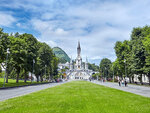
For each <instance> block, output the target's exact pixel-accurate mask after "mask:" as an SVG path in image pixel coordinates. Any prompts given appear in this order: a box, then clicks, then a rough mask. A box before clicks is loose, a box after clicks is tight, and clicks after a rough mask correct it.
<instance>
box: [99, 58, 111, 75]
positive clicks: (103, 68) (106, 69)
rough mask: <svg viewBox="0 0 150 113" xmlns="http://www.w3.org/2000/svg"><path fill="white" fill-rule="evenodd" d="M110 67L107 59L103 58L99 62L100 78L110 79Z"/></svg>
mask: <svg viewBox="0 0 150 113" xmlns="http://www.w3.org/2000/svg"><path fill="white" fill-rule="evenodd" d="M111 66H112V63H111V61H110V60H109V59H108V58H103V59H102V60H101V62H100V66H99V67H100V73H101V74H102V77H104V78H110V77H111Z"/></svg>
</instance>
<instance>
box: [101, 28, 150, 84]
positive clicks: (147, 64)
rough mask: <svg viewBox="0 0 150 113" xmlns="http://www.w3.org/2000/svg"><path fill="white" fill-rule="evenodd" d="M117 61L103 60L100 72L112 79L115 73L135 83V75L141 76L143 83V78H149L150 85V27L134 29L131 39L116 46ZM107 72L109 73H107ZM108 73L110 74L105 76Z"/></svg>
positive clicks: (118, 42)
mask: <svg viewBox="0 0 150 113" xmlns="http://www.w3.org/2000/svg"><path fill="white" fill-rule="evenodd" d="M114 49H115V53H116V56H117V59H116V60H115V62H113V63H111V61H110V60H109V59H103V60H102V61H101V63H100V72H102V74H103V75H108V76H107V77H110V76H111V75H112V74H113V73H112V72H114V75H115V76H120V77H125V76H127V77H129V80H130V82H134V79H133V78H134V75H135V74H136V75H138V76H139V80H140V82H141V83H142V82H143V81H142V76H147V77H148V78H149V84H150V27H149V26H145V27H143V28H141V27H137V28H133V31H132V33H131V39H130V40H125V41H123V42H121V41H117V42H116V44H115V47H114ZM105 70H107V71H105ZM104 73H108V74H104Z"/></svg>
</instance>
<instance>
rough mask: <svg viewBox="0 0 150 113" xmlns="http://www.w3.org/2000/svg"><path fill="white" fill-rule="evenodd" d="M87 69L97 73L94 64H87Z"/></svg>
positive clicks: (96, 67) (97, 69) (97, 67)
mask: <svg viewBox="0 0 150 113" xmlns="http://www.w3.org/2000/svg"><path fill="white" fill-rule="evenodd" d="M88 68H89V69H90V70H93V71H97V72H98V71H99V66H97V65H95V64H90V63H88Z"/></svg>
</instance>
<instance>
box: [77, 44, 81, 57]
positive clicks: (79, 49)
mask: <svg viewBox="0 0 150 113" xmlns="http://www.w3.org/2000/svg"><path fill="white" fill-rule="evenodd" d="M80 53H81V48H80V41H78V47H77V54H78V56H80Z"/></svg>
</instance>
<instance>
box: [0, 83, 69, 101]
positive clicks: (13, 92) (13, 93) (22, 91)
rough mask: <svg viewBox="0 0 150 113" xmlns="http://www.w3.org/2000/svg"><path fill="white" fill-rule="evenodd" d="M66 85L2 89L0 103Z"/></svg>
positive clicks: (53, 84) (50, 84) (54, 84)
mask: <svg viewBox="0 0 150 113" xmlns="http://www.w3.org/2000/svg"><path fill="white" fill-rule="evenodd" d="M67 82H68V81H67ZM64 83H66V82H60V83H49V84H41V85H35V86H27V87H18V88H12V89H2V90H0V101H3V100H7V99H10V98H14V97H18V96H22V95H26V94H29V93H32V92H36V91H39V90H42V89H46V88H50V87H54V86H57V85H60V84H64Z"/></svg>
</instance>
